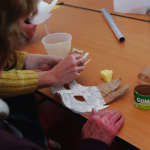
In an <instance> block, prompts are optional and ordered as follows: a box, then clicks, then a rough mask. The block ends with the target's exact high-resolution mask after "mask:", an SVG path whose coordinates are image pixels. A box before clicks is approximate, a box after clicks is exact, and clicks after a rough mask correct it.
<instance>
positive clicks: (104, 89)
mask: <svg viewBox="0 0 150 150" xmlns="http://www.w3.org/2000/svg"><path fill="white" fill-rule="evenodd" d="M121 82H122V79H121V78H120V79H116V80H113V81H111V82H108V83H103V84H98V85H96V87H97V88H98V89H99V91H100V92H101V94H102V96H103V99H104V101H105V102H106V104H109V103H110V102H112V101H113V100H115V99H116V98H118V97H119V96H121V95H123V94H124V93H125V92H126V91H127V90H128V89H129V88H130V87H131V85H129V84H126V85H125V86H124V87H122V88H120V89H118V90H116V89H117V88H118V87H119V85H120V84H121Z"/></svg>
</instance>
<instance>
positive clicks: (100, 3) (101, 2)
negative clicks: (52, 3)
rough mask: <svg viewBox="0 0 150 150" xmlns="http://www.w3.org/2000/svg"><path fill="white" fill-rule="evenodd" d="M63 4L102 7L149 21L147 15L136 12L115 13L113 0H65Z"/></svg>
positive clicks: (93, 7) (93, 8)
mask: <svg viewBox="0 0 150 150" xmlns="http://www.w3.org/2000/svg"><path fill="white" fill-rule="evenodd" d="M63 3H64V4H65V5H72V6H77V7H82V8H87V9H92V10H97V11H101V9H102V8H105V9H106V10H107V11H109V12H110V13H111V14H116V15H121V16H125V17H130V18H136V19H141V20H146V21H150V17H149V15H148V14H147V15H136V14H124V13H116V12H114V8H113V0H65V1H63Z"/></svg>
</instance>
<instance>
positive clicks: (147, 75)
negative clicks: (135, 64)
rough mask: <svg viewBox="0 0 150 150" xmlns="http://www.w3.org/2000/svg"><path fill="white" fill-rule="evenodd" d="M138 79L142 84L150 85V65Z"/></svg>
mask: <svg viewBox="0 0 150 150" xmlns="http://www.w3.org/2000/svg"><path fill="white" fill-rule="evenodd" d="M138 79H139V80H140V82H141V84H148V85H150V65H148V66H145V67H144V68H143V70H142V71H141V72H140V73H139V74H138Z"/></svg>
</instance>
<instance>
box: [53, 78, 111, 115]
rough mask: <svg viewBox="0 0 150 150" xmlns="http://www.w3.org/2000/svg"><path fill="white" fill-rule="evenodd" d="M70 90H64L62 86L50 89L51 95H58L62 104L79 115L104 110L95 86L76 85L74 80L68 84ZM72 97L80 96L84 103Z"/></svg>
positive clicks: (102, 101)
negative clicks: (93, 109) (94, 110)
mask: <svg viewBox="0 0 150 150" xmlns="http://www.w3.org/2000/svg"><path fill="white" fill-rule="evenodd" d="M68 84H69V87H70V90H68V89H65V88H64V86H56V87H51V91H52V93H53V94H55V93H58V94H59V95H60V96H61V100H62V103H63V104H64V105H65V106H66V107H67V108H69V109H71V110H72V111H74V112H76V113H80V114H84V113H88V112H91V111H92V108H95V109H96V110H101V109H104V108H106V107H108V106H104V105H105V104H106V102H105V101H104V99H103V97H102V95H101V93H100V91H99V90H98V88H97V87H96V86H89V87H85V86H82V85H80V84H78V83H77V82H76V81H75V80H74V81H72V82H70V83H68ZM74 96H82V97H83V98H84V99H85V101H83V102H81V101H78V100H76V99H75V97H74Z"/></svg>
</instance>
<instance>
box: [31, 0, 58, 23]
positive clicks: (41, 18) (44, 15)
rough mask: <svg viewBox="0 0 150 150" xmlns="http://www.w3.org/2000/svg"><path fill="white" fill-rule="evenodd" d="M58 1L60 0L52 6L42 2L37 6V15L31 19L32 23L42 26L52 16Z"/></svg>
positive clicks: (54, 1)
mask: <svg viewBox="0 0 150 150" xmlns="http://www.w3.org/2000/svg"><path fill="white" fill-rule="evenodd" d="M57 1H58V0H53V2H52V3H51V4H48V3H46V2H44V1H42V0H40V1H39V2H38V4H37V14H36V15H35V16H34V17H32V18H30V23H32V24H41V23H43V22H45V21H46V20H47V19H48V18H49V17H50V16H51V14H49V13H50V11H51V10H52V9H53V7H54V6H55V5H56V3H57Z"/></svg>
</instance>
